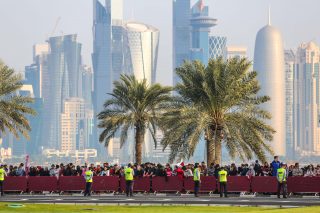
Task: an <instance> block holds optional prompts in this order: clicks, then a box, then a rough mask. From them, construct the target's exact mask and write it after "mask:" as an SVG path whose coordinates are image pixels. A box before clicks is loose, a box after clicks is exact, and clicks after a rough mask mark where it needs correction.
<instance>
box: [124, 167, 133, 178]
mask: <svg viewBox="0 0 320 213" xmlns="http://www.w3.org/2000/svg"><path fill="white" fill-rule="evenodd" d="M132 173H133V169H132V168H126V169H125V170H124V177H125V179H126V180H133V174H132Z"/></svg>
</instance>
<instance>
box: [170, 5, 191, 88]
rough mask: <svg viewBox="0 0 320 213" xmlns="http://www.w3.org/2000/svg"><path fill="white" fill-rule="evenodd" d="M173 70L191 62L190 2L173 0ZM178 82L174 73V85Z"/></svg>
mask: <svg viewBox="0 0 320 213" xmlns="http://www.w3.org/2000/svg"><path fill="white" fill-rule="evenodd" d="M172 18H173V21H172V22H173V29H172V30H173V31H172V33H173V41H172V42H173V43H172V46H173V54H172V55H173V70H175V69H176V68H177V67H179V66H180V65H181V64H182V63H183V61H184V60H189V52H190V47H191V32H190V30H191V26H190V18H191V14H190V0H173V17H172ZM177 82H178V79H177V76H176V74H175V71H173V85H176V83H177Z"/></svg>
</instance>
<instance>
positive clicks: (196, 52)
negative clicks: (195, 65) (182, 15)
mask: <svg viewBox="0 0 320 213" xmlns="http://www.w3.org/2000/svg"><path fill="white" fill-rule="evenodd" d="M190 22H191V26H192V34H191V35H192V36H191V37H192V45H191V48H192V50H191V54H190V59H191V60H200V61H201V62H202V63H203V64H205V65H206V64H208V60H209V34H210V31H211V28H212V27H213V26H215V25H216V24H217V19H214V18H211V17H209V7H208V6H205V5H204V1H203V0H199V1H198V2H197V3H196V4H195V5H194V6H193V7H192V8H191V20H190Z"/></svg>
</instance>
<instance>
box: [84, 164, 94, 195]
mask: <svg viewBox="0 0 320 213" xmlns="http://www.w3.org/2000/svg"><path fill="white" fill-rule="evenodd" d="M92 170H93V168H91V167H90V168H89V169H88V170H87V171H86V173H85V180H86V189H85V191H84V196H91V187H92V183H93V171H92Z"/></svg>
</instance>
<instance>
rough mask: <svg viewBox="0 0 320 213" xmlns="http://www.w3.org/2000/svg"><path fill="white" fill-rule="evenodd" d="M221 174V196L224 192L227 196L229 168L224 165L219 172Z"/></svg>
mask: <svg viewBox="0 0 320 213" xmlns="http://www.w3.org/2000/svg"><path fill="white" fill-rule="evenodd" d="M218 174H219V183H220V197H223V194H224V196H225V197H228V192H227V175H228V172H227V168H226V167H222V168H221V170H220V171H219V172H218Z"/></svg>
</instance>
